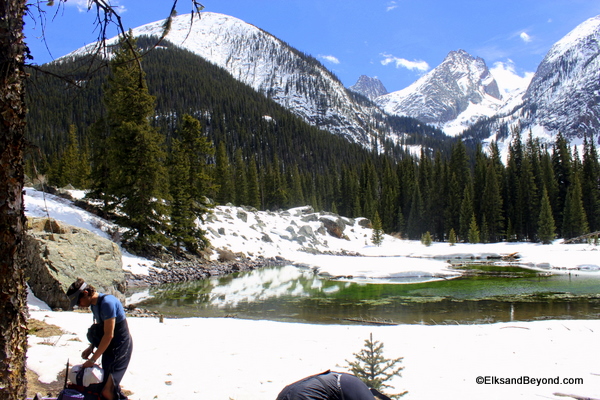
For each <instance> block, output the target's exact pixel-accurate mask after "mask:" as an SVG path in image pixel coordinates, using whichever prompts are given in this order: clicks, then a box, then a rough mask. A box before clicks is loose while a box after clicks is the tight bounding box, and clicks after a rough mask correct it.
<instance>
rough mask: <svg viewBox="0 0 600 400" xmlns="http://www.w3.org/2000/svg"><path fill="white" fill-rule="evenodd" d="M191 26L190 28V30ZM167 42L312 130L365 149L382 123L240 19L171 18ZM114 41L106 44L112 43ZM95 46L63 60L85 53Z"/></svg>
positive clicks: (144, 30) (321, 71)
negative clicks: (225, 73) (216, 68)
mask: <svg viewBox="0 0 600 400" xmlns="http://www.w3.org/2000/svg"><path fill="white" fill-rule="evenodd" d="M163 23H164V21H157V22H153V23H150V24H147V25H143V26H141V27H138V28H135V29H133V34H134V36H136V37H137V36H142V35H147V36H160V35H161V34H162V30H163ZM190 24H191V26H190ZM166 39H167V40H168V41H170V42H171V43H173V44H174V45H176V46H178V47H181V48H184V49H187V50H189V51H191V52H192V53H194V54H197V55H199V56H201V57H202V58H204V59H206V60H208V61H210V62H212V63H213V64H215V65H217V66H220V67H222V68H224V69H225V70H227V71H228V72H229V73H230V74H231V75H232V76H233V77H234V78H236V79H238V80H239V81H241V82H243V83H245V84H247V85H249V86H251V87H252V88H254V89H255V90H257V91H259V92H261V93H263V94H264V95H266V96H267V97H269V98H271V99H273V100H275V101H276V102H277V103H279V104H280V105H282V106H283V107H285V108H287V109H289V110H290V111H292V112H293V113H294V114H296V115H298V116H300V117H301V118H302V119H304V120H305V121H307V122H308V123H309V124H311V125H313V126H317V127H319V128H322V129H325V130H328V131H330V132H332V133H335V134H339V135H342V136H344V137H346V138H347V139H348V140H349V141H351V142H355V143H360V144H362V145H364V146H369V145H370V144H371V142H372V137H371V135H373V129H372V128H371V127H372V126H375V125H376V124H377V123H378V122H379V124H381V120H382V119H384V118H385V116H384V114H383V112H382V111H381V110H380V109H379V108H377V107H376V106H374V105H372V104H363V103H357V102H356V101H355V100H353V99H352V98H351V96H350V94H349V93H348V91H347V89H346V88H345V87H344V86H343V85H342V83H341V82H339V80H337V79H336V78H335V77H334V76H333V75H332V74H331V73H330V72H329V71H328V70H327V69H326V68H325V67H323V66H322V65H321V64H320V63H319V62H318V61H316V60H315V59H311V58H309V57H306V56H304V55H302V54H301V53H300V52H298V51H297V50H294V49H293V48H291V47H290V46H288V45H287V44H285V43H284V42H282V41H281V40H279V39H277V38H276V37H274V36H272V35H271V34H269V33H267V32H265V31H263V30H261V29H259V28H257V27H255V26H254V25H251V24H248V23H246V22H244V21H242V20H240V19H237V18H234V17H231V16H227V15H223V14H217V13H210V12H203V13H201V18H200V19H194V20H193V22H192V21H191V18H190V15H189V14H187V15H179V16H177V17H175V18H173V22H172V26H171V30H170V32H169V34H168V35H167V36H166ZM116 41H117V38H112V39H110V40H109V41H108V42H107V43H108V44H109V45H110V44H114V43H116ZM93 48H94V44H91V45H88V46H86V47H83V48H81V49H78V50H76V51H74V52H72V53H70V54H69V55H67V56H65V57H70V56H74V55H81V54H86V53H89V52H90V51H92V50H93ZM388 134H389V132H388Z"/></svg>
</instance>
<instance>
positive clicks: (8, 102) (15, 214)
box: [0, 0, 27, 400]
mask: <svg viewBox="0 0 600 400" xmlns="http://www.w3.org/2000/svg"><path fill="white" fill-rule="evenodd" d="M24 13H25V0H0V365H1V367H0V399H2V400H4V399H9V400H12V399H15V400H16V399H19V400H21V399H24V398H25V392H26V380H25V379H26V378H25V352H26V345H27V327H26V322H27V321H26V300H27V295H26V294H27V292H26V288H25V279H24V266H23V265H22V258H21V257H20V253H21V248H22V246H21V244H22V243H23V234H24V227H25V223H26V219H25V213H24V208H23V181H24V173H23V147H24V138H23V135H24V131H25V113H26V107H25V93H24V80H25V72H24V62H25V53H26V51H27V47H26V45H25V41H24V36H23V15H24Z"/></svg>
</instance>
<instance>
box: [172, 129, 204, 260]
mask: <svg viewBox="0 0 600 400" xmlns="http://www.w3.org/2000/svg"><path fill="white" fill-rule="evenodd" d="M169 173H170V174H169V176H170V185H169V188H170V192H171V230H170V237H171V238H172V239H173V241H174V242H175V251H176V252H177V253H179V252H180V250H181V245H182V244H185V245H186V248H187V249H188V250H189V251H192V252H196V251H197V250H198V244H197V242H196V236H197V231H198V229H197V228H196V222H195V220H196V218H195V215H194V212H193V199H192V196H191V194H190V186H189V181H190V177H189V176H190V162H189V159H188V158H187V157H186V156H185V152H184V151H183V149H182V145H181V142H180V141H179V140H178V139H174V140H173V144H172V151H171V160H170V169H169Z"/></svg>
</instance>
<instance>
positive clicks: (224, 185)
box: [214, 142, 235, 204]
mask: <svg viewBox="0 0 600 400" xmlns="http://www.w3.org/2000/svg"><path fill="white" fill-rule="evenodd" d="M214 181H215V182H216V185H217V194H216V196H215V201H216V203H217V204H226V203H229V202H233V201H235V198H234V197H235V194H234V189H233V181H232V174H231V164H230V162H229V156H228V155H227V149H226V148H225V142H220V143H219V145H218V146H217V157H216V167H215V178H214Z"/></svg>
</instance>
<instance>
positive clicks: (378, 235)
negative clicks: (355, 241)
mask: <svg viewBox="0 0 600 400" xmlns="http://www.w3.org/2000/svg"><path fill="white" fill-rule="evenodd" d="M371 242H372V243H373V244H374V245H375V246H378V247H379V246H381V244H382V243H383V229H382V227H381V218H380V217H379V212H378V211H375V217H374V218H373V235H372V236H371Z"/></svg>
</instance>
